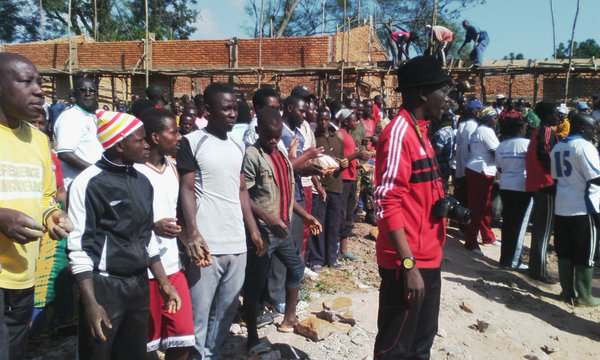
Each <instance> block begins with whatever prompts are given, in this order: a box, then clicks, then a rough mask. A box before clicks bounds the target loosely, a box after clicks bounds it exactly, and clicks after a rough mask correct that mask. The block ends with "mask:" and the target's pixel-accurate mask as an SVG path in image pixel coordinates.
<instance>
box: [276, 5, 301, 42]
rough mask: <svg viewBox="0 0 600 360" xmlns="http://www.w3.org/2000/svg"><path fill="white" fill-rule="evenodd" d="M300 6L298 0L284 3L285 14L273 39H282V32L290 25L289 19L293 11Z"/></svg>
mask: <svg viewBox="0 0 600 360" xmlns="http://www.w3.org/2000/svg"><path fill="white" fill-rule="evenodd" d="M298 4H300V0H287V1H286V3H285V12H284V14H283V18H282V19H281V23H280V24H279V27H278V29H277V33H275V37H282V36H283V32H284V31H285V29H286V28H287V26H288V24H289V23H290V19H291V18H292V15H293V14H294V10H296V6H298Z"/></svg>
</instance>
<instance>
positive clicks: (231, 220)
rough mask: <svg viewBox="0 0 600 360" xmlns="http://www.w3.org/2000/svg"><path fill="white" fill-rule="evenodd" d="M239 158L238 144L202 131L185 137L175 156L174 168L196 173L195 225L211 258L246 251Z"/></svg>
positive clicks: (240, 163)
mask: <svg viewBox="0 0 600 360" xmlns="http://www.w3.org/2000/svg"><path fill="white" fill-rule="evenodd" d="M243 159H244V145H243V144H242V143H240V142H237V141H236V140H233V139H232V138H231V137H230V136H229V135H228V138H227V140H221V139H219V138H217V137H215V136H213V135H211V134H210V133H208V131H206V129H202V130H196V131H193V132H191V133H189V134H187V135H185V137H184V140H183V141H182V145H181V150H179V153H178V154H177V168H178V169H180V170H181V169H183V170H185V171H195V173H196V182H195V186H194V187H195V193H196V222H197V225H198V230H199V231H200V234H201V235H202V237H204V240H206V243H207V244H208V248H209V250H210V252H211V254H214V255H227V254H241V253H245V252H246V233H245V230H244V219H243V215H242V205H241V203H240V173H241V171H242V161H243ZM194 169H195V170H194Z"/></svg>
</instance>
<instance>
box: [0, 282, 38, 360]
mask: <svg viewBox="0 0 600 360" xmlns="http://www.w3.org/2000/svg"><path fill="white" fill-rule="evenodd" d="M0 306H2V308H1V309H2V311H0V360H9V359H10V360H13V359H14V360H18V359H23V358H24V357H25V350H26V348H27V339H28V336H29V321H30V320H31V315H32V313H33V288H32V287H31V288H28V289H18V290H14V289H0Z"/></svg>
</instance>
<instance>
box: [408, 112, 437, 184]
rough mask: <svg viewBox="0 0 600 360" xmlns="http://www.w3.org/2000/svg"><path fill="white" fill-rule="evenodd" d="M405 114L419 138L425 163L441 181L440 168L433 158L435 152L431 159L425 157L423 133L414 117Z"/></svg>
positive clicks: (425, 149) (425, 147) (425, 148)
mask: <svg viewBox="0 0 600 360" xmlns="http://www.w3.org/2000/svg"><path fill="white" fill-rule="evenodd" d="M407 112H408V113H409V114H410V118H411V120H412V122H413V126H414V127H415V131H416V132H417V136H418V137H419V141H420V142H421V146H422V147H423V151H424V152H425V156H426V157H427V161H428V162H429V166H431V169H432V170H433V169H435V171H436V172H437V174H438V176H439V177H440V179H442V178H443V177H442V173H440V167H439V165H438V162H437V159H436V158H435V152H434V154H433V156H432V157H430V156H429V155H427V146H426V144H425V139H424V138H423V133H422V132H421V128H420V127H419V123H418V122H417V119H415V116H414V115H413V114H412V113H411V112H410V111H407Z"/></svg>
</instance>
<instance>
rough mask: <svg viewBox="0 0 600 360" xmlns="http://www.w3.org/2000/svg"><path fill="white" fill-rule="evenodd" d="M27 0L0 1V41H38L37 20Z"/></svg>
mask: <svg viewBox="0 0 600 360" xmlns="http://www.w3.org/2000/svg"><path fill="white" fill-rule="evenodd" d="M33 14H34V12H33V9H31V2H30V1H27V0H2V1H0V19H2V21H0V40H2V41H6V42H13V41H31V40H37V39H38V36H39V34H38V28H39V25H40V23H39V18H38V17H37V16H35V15H33Z"/></svg>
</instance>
